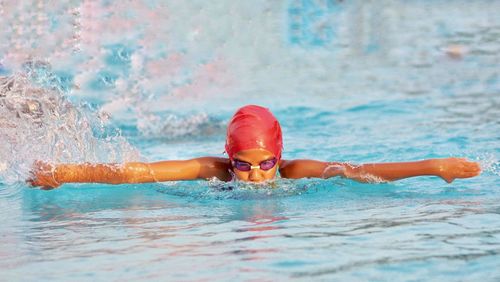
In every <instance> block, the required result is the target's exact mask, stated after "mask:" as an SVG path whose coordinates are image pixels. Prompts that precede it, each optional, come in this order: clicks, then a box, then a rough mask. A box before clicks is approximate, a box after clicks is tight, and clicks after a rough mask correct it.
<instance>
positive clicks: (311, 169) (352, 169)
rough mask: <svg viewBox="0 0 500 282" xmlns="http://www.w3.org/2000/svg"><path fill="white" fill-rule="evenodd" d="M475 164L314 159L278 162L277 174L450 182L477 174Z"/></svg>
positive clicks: (450, 160) (452, 160) (457, 160)
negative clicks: (427, 178)
mask: <svg viewBox="0 0 500 282" xmlns="http://www.w3.org/2000/svg"><path fill="white" fill-rule="evenodd" d="M480 172H481V168H480V167H479V164H478V163H476V162H471V161H468V160H466V159H464V158H445V159H429V160H423V161H415V162H399V163H373V164H362V165H352V164H348V163H335V162H321V161H314V160H293V161H282V164H281V168H280V174H281V176H282V177H284V178H303V177H318V178H330V177H334V176H341V177H345V178H350V179H354V180H357V181H360V182H381V181H382V182H383V181H393V180H398V179H403V178H408V177H414V176H423V175H434V176H439V177H441V178H442V179H444V180H445V181H446V182H448V183H451V182H452V181H453V180H455V179H456V178H469V177H474V176H476V175H479V173H480Z"/></svg>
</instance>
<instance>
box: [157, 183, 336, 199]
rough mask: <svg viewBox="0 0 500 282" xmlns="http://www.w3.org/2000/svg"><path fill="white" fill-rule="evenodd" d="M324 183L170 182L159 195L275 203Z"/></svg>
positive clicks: (164, 185)
mask: <svg viewBox="0 0 500 282" xmlns="http://www.w3.org/2000/svg"><path fill="white" fill-rule="evenodd" d="M326 184H327V183H325V181H321V180H317V179H301V180H297V179H283V178H278V179H275V180H273V181H269V182H265V183H258V184H255V183H248V182H242V181H230V182H223V181H220V180H218V179H215V178H214V179H211V180H209V181H208V182H203V183H200V182H184V183H180V182H173V183H167V184H163V185H162V186H160V187H159V188H158V192H160V193H165V194H169V195H174V196H180V197H190V198H192V199H195V200H228V199H231V200H238V201H246V200H259V199H276V198H282V197H290V196H296V195H302V194H305V193H309V192H311V191H316V190H317V189H321V188H325V187H327V185H326Z"/></svg>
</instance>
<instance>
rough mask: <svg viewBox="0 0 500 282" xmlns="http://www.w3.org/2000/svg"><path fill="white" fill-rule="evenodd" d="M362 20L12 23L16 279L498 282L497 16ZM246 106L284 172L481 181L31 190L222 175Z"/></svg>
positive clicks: (8, 117) (0, 135)
mask: <svg viewBox="0 0 500 282" xmlns="http://www.w3.org/2000/svg"><path fill="white" fill-rule="evenodd" d="M345 2H349V1H340V2H337V1H316V2H314V1H273V2H272V3H268V2H260V1H258V3H254V1H251V2H245V1H241V2H233V1H221V2H220V3H219V4H209V3H205V2H204V1H192V2H190V3H183V4H180V3H177V2H176V1H165V2H163V1H135V2H131V3H128V2H127V4H126V5H125V4H122V3H121V2H118V1H95V2H92V3H90V2H87V1H73V2H71V3H61V4H60V5H56V6H54V7H45V6H43V3H42V4H37V5H41V6H40V7H39V6H37V5H25V6H23V5H24V4H19V5H17V6H16V5H7V4H0V5H3V6H0V7H1V8H2V9H0V11H3V13H4V15H5V16H4V17H3V19H0V25H1V26H4V25H5V24H6V23H7V21H10V22H11V23H13V25H12V26H13V28H12V29H11V30H7V31H0V39H3V42H9V44H5V45H0V59H1V60H0V63H1V64H0V76H1V77H0V222H2V226H1V227H0V270H1V271H0V272H1V275H0V280H2V281H3V280H5V281H47V280H51V281H52V280H62V281H65V280H68V279H71V280H77V281H80V280H97V281H116V280H122V279H127V280H129V279H130V280H160V281H205V280H211V281H212V280H223V281H228V280H245V281H246V280H259V281H287V280H290V279H294V280H303V281H311V280H320V281H330V280H341V281H343V280H354V281H359V280H365V281H366V280H370V281H373V280H374V281H399V280H403V281H429V280H435V281H443V280H445V281H448V280H451V281H464V280H465V281H478V280H480V281H498V280H499V279H500V271H499V270H498V269H500V201H499V199H500V168H499V166H500V135H499V132H500V122H499V121H500V68H499V63H500V55H499V54H500V39H499V36H498V35H499V34H500V20H499V18H498V17H497V16H495V12H494V11H498V9H496V8H500V7H498V6H499V5H498V2H494V1H477V2H474V3H473V4H470V5H469V6H467V7H466V6H464V3H467V2H465V1H453V2H449V1H435V2H433V4H430V3H429V1H411V3H406V1H382V2H383V4H384V5H382V4H376V3H371V2H369V3H368V2H365V3H364V2H363V1H350V2H349V3H345ZM42 6H43V7H42ZM444 8H446V9H444ZM59 12H61V13H59ZM23 13H26V14H30V15H31V14H34V15H35V17H33V20H24V21H22V20H18V15H22V14H23ZM35 19H36V20H35ZM146 19H148V20H146ZM375 27H376V28H375ZM19 30H21V31H19ZM25 30H31V31H32V32H31V33H30V32H27V31H25ZM36 32H38V33H39V34H38V37H35V36H34V35H33V34H34V33H36ZM40 38H41V39H43V40H41V39H40ZM39 39H40V40H39ZM41 41H43V42H46V43H45V44H42V43H41ZM28 43H29V44H28ZM249 103H257V104H261V105H263V106H266V107H269V108H270V109H271V110H272V111H273V112H274V114H275V115H276V117H277V118H278V119H279V120H280V122H281V125H282V128H283V134H284V153H283V158H284V159H293V158H311V159H319V160H331V161H345V162H352V163H366V162H391V161H411V160H420V159H426V158H437V157H449V156H461V157H467V158H469V159H471V160H474V161H478V162H480V164H481V166H482V169H483V173H482V175H480V176H479V177H476V178H472V179H459V180H456V181H455V182H453V183H451V184H447V183H445V182H444V181H443V180H441V179H439V178H437V177H418V178H411V179H405V180H401V181H396V182H392V183H378V184H363V183H357V182H355V181H351V180H347V179H341V178H333V179H329V180H319V179H301V180H286V179H277V180H276V183H277V185H276V186H277V187H276V188H271V187H263V188H262V187H261V188H260V189H255V187H251V186H250V187H249V186H247V185H242V184H234V186H235V189H233V190H231V191H227V190H226V189H221V187H222V188H223V187H224V185H225V184H224V183H221V182H218V181H216V180H211V181H186V182H171V183H154V184H137V185H135V184H134V185H118V186H114V185H102V184H65V185H63V186H62V187H61V188H59V189H56V190H52V191H44V190H40V189H37V188H32V187H30V186H28V185H27V184H25V182H24V180H25V179H26V178H27V177H28V176H29V169H30V166H31V164H32V163H33V161H35V160H39V159H43V160H48V161H54V162H83V161H89V162H122V161H131V160H143V161H157V160H167V159H186V158H192V157H198V156H206V155H210V156H223V150H224V138H225V126H226V124H227V121H228V119H229V118H230V117H231V115H232V114H233V113H234V111H235V110H236V109H237V108H238V107H240V106H242V105H245V104H249ZM232 185H233V184H232Z"/></svg>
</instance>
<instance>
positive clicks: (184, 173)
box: [29, 157, 231, 189]
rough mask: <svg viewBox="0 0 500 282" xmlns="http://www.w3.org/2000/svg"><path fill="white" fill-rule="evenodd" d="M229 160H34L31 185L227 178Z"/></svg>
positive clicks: (46, 187)
mask: <svg viewBox="0 0 500 282" xmlns="http://www.w3.org/2000/svg"><path fill="white" fill-rule="evenodd" d="M228 169H229V161H228V159H225V158H216V157H203V158H196V159H191V160H182V161H161V162H154V163H142V162H130V163H124V164H91V163H83V164H57V165H53V164H48V163H44V162H37V163H35V167H34V170H33V179H31V180H30V181H29V182H30V183H31V184H32V185H33V186H42V187H43V188H45V189H52V188H55V187H58V186H59V185H61V184H63V183H78V182H91V183H107V184H124V183H146V182H161V181H177V180H193V179H208V178H212V177H216V178H219V179H220V180H224V181H228V180H229V179H230V177H231V175H230V174H229V172H228Z"/></svg>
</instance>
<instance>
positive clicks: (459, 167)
mask: <svg viewBox="0 0 500 282" xmlns="http://www.w3.org/2000/svg"><path fill="white" fill-rule="evenodd" d="M432 162H433V165H434V167H435V170H436V175H437V176H439V177H441V178H442V179H443V180H444V181H446V182H448V183H451V182H453V180H455V179H457V178H470V177H474V176H477V175H479V174H480V173H481V167H480V166H479V163H477V162H471V161H469V160H467V159H465V158H446V159H433V160H432Z"/></svg>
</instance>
